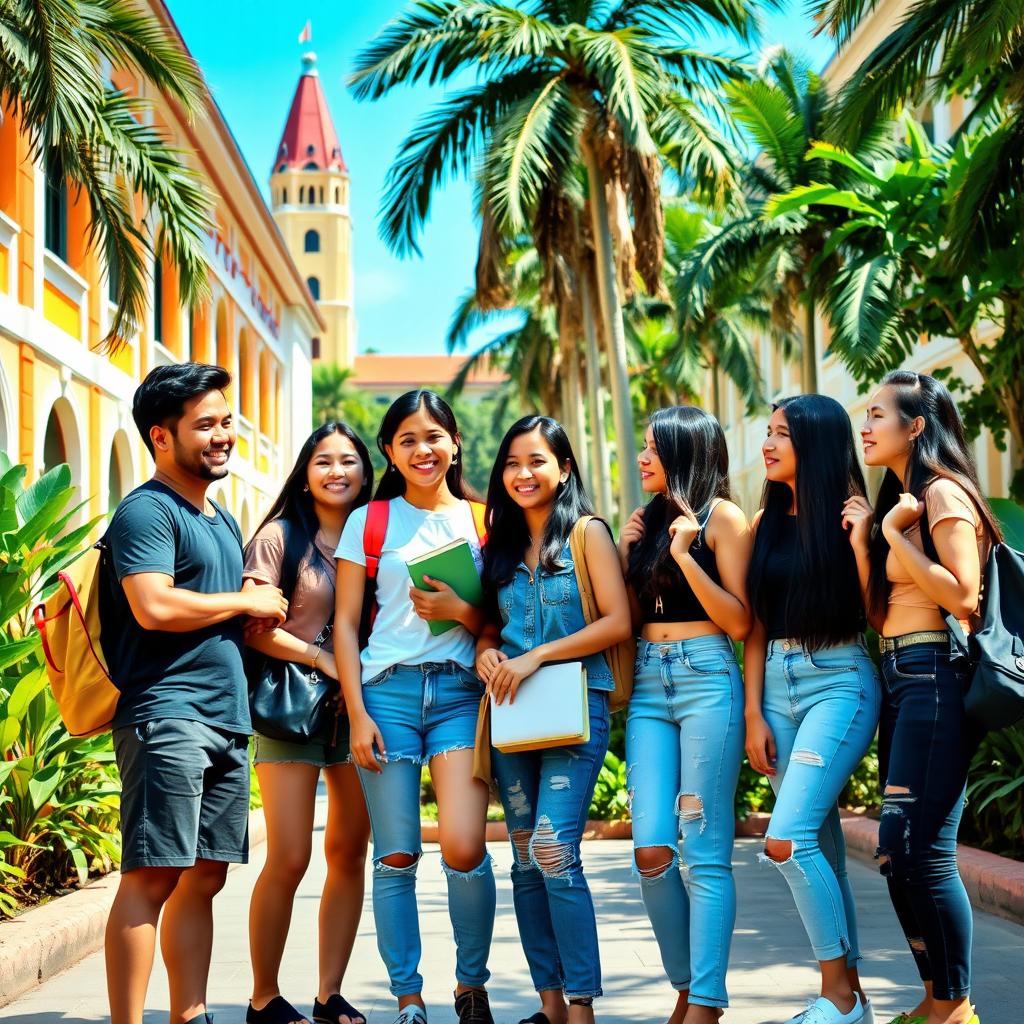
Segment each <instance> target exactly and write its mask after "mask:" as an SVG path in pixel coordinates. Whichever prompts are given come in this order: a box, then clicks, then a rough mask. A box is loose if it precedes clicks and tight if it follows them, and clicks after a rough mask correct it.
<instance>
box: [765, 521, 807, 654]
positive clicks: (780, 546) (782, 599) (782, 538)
mask: <svg viewBox="0 0 1024 1024" xmlns="http://www.w3.org/2000/svg"><path fill="white" fill-rule="evenodd" d="M799 542H800V529H799V526H798V524H797V517H796V516H783V517H782V522H781V524H780V526H779V532H778V534H777V535H776V537H775V543H774V544H772V546H771V549H770V550H769V552H768V557H767V558H766V559H765V562H764V575H763V576H762V578H761V586H762V587H764V588H765V589H766V590H767V592H768V595H769V601H770V603H769V615H768V621H767V622H765V624H764V628H765V631H766V633H767V637H768V639H769V640H788V639H789V638H790V637H791V636H792V635H793V633H792V630H790V629H788V628H787V625H786V605H787V604H788V603H789V594H790V591H791V590H792V587H793V576H794V574H795V572H796V569H797V560H798V558H799Z"/></svg>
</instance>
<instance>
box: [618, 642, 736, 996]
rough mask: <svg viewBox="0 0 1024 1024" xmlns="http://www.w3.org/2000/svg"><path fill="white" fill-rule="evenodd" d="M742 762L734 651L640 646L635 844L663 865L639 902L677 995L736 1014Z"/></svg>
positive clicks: (630, 735)
mask: <svg viewBox="0 0 1024 1024" xmlns="http://www.w3.org/2000/svg"><path fill="white" fill-rule="evenodd" d="M742 758H743V684H742V682H741V681H740V670H739V666H738V665H737V664H736V655H735V653H734V651H733V646H732V643H731V641H730V640H729V639H728V638H727V637H724V636H721V635H718V636H701V637H695V638H694V639H692V640H679V641H676V642H674V643H650V642H648V641H645V640H641V641H640V645H639V647H638V649H637V660H636V677H635V681H634V684H633V696H632V698H631V700H630V702H629V717H628V720H627V722H626V760H627V762H628V764H629V788H630V792H631V794H632V807H633V846H634V848H635V849H636V850H638V851H639V850H642V849H650V848H658V849H661V848H664V854H665V863H664V864H661V865H659V866H658V867H656V868H651V869H649V870H639V871H638V873H639V875H640V893H641V895H642V897H643V901H644V906H645V907H646V908H647V916H648V917H649V918H650V920H651V925H652V927H653V928H654V937H655V938H656V939H657V940H658V947H659V949H660V950H661V961H662V964H663V965H664V967H665V973H666V974H667V975H668V977H669V981H670V982H671V983H672V987H673V988H675V989H676V990H677V991H685V990H688V991H689V994H690V995H689V999H690V1002H691V1003H697V1004H699V1005H701V1006H728V1005H729V998H728V994H727V993H726V988H725V975H726V971H727V969H728V966H729V946H730V943H731V941H732V930H733V924H734V923H735V920H736V885H735V883H734V881H733V877H732V847H733V839H734V836H735V810H734V808H733V803H734V801H735V797H736V783H737V781H738V779H739V774H740V762H741V760H742ZM680 839H682V856H681V858H680V851H679V847H678V843H679V840H680ZM680 859H681V860H682V863H683V866H684V872H685V884H684V881H683V875H681V874H680V870H679V865H680Z"/></svg>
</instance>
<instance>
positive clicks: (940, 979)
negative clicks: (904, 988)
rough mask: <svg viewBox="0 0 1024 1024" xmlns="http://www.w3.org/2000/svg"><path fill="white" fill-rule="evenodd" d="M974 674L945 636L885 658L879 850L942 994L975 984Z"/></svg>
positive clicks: (960, 992) (923, 964) (925, 966)
mask: <svg viewBox="0 0 1024 1024" xmlns="http://www.w3.org/2000/svg"><path fill="white" fill-rule="evenodd" d="M967 681H968V678H967V675H966V674H965V671H964V669H962V668H961V667H959V666H958V665H956V664H954V663H953V662H952V661H951V660H950V656H949V647H948V644H945V643H924V644H913V645H911V646H908V647H903V648H901V649H899V650H896V651H892V652H890V653H888V654H886V655H884V656H883V658H882V682H883V686H882V691H883V692H882V716H881V722H880V724H879V734H878V757H879V777H880V781H881V783H882V786H883V792H884V794H885V795H884V799H883V803H882V819H881V823H880V825H879V829H878V854H879V858H880V860H881V872H882V874H883V875H884V876H885V878H886V880H887V882H888V884H889V897H890V899H891V900H892V905H893V908H894V909H895V911H896V916H897V917H898V918H899V921H900V925H901V927H902V928H903V933H904V935H905V936H906V938H907V944H908V945H909V946H910V951H911V953H912V954H913V956H914V960H915V961H916V962H917V969H918V972H919V973H920V975H921V978H922V980H924V981H931V982H932V983H933V986H934V995H935V998H936V999H960V998H962V997H964V996H967V995H970V991H971V939H972V930H973V922H972V918H971V903H970V900H969V899H968V897H967V890H966V889H965V888H964V884H963V881H962V880H961V878H960V872H959V871H958V869H957V863H956V835H957V830H958V829H959V827H960V818H961V816H962V815H963V809H964V795H965V789H966V786H967V771H968V768H969V766H970V763H971V757H972V756H973V754H974V750H975V747H976V746H977V742H978V737H977V736H976V735H975V733H974V731H973V730H972V728H971V726H970V725H969V723H968V721H967V718H966V715H965V714H964V690H965V688H966V685H967Z"/></svg>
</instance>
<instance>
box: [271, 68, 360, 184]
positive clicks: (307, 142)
mask: <svg viewBox="0 0 1024 1024" xmlns="http://www.w3.org/2000/svg"><path fill="white" fill-rule="evenodd" d="M307 164H316V167H317V169H318V170H326V169H327V168H336V169H337V170H340V171H346V170H347V168H346V167H345V160H344V158H343V157H342V155H341V145H340V143H339V142H338V133H337V132H336V131H335V130H334V122H333V121H332V120H331V112H330V110H328V109H327V99H326V97H325V96H324V90H323V87H322V86H321V85H320V75H319V74H318V72H317V70H316V55H315V54H312V53H307V54H306V55H305V56H304V57H303V58H302V75H301V76H300V77H299V84H298V86H297V87H296V89H295V96H294V98H293V99H292V108H291V110H289V111H288V120H287V121H286V122H285V126H284V132H283V133H282V135H281V141H280V143H279V144H278V147H277V159H276V160H275V161H274V170H275V171H279V170H281V168H282V166H286V167H287V169H288V170H292V171H295V170H302V169H303V168H304V167H305V166H306V165H307Z"/></svg>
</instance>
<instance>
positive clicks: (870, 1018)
mask: <svg viewBox="0 0 1024 1024" xmlns="http://www.w3.org/2000/svg"><path fill="white" fill-rule="evenodd" d="M859 998H860V1005H861V1009H863V1011H864V1016H863V1017H862V1018H861V1024H875V1008H874V1007H873V1006H872V1005H871V1000H870V999H868V997H867V996H865V995H861V996H860V997H859Z"/></svg>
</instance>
